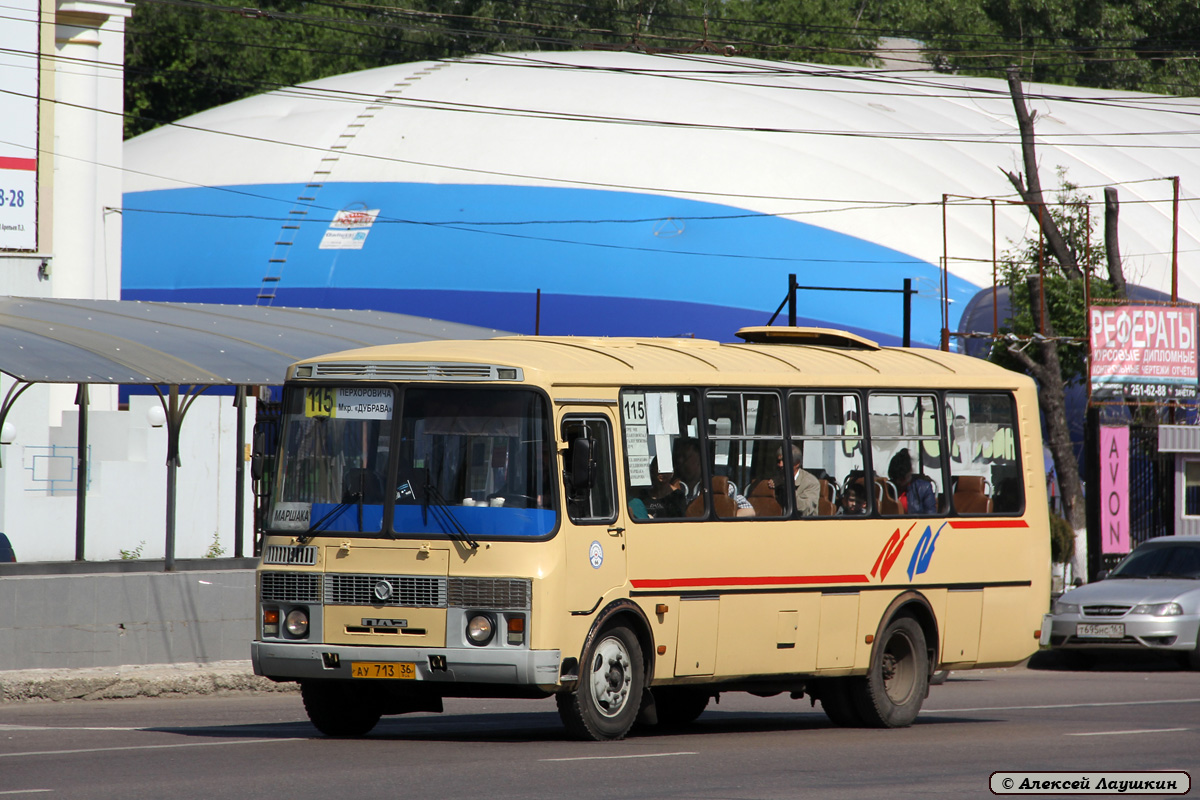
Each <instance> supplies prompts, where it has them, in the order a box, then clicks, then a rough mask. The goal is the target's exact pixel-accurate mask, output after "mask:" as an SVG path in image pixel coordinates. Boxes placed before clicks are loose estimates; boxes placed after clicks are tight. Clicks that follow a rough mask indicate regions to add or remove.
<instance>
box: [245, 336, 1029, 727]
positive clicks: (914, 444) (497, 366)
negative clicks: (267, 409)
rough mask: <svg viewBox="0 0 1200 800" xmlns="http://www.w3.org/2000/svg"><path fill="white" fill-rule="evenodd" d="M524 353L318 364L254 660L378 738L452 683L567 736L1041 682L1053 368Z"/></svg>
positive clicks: (302, 412)
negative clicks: (770, 707)
mask: <svg viewBox="0 0 1200 800" xmlns="http://www.w3.org/2000/svg"><path fill="white" fill-rule="evenodd" d="M739 336H740V337H741V338H742V339H743V340H745V341H744V342H743V343H739V344H721V343H717V342H712V341H703V340H694V339H632V338H630V339H623V338H613V339H604V338H572V337H561V338H552V337H509V338H498V339H492V340H487V341H462V342H426V343H419V344H411V345H396V346H388V347H376V348H369V349H363V350H354V351H348V352H343V353H337V354H333V355H328V356H322V357H319V358H313V359H309V360H307V361H303V362H300V363H298V364H295V365H294V366H292V367H291V368H290V369H289V371H288V375H287V382H286V386H285V390H284V401H283V405H284V411H283V419H282V432H281V440H280V445H279V452H278V464H277V471H276V473H275V477H274V481H273V486H274V488H273V493H272V495H271V498H270V503H269V507H268V514H269V520H268V522H267V524H266V527H267V530H266V536H265V539H264V542H263V550H262V563H261V567H260V568H259V569H260V571H259V575H258V604H259V613H258V631H257V635H256V637H255V641H254V642H253V645H252V655H253V662H254V668H255V671H256V672H257V673H258V674H260V675H265V676H267V677H270V678H272V679H275V680H278V681H297V682H299V684H300V687H301V690H302V696H303V700H304V706H305V709H306V710H307V712H308V715H309V718H310V719H311V720H312V722H313V724H314V725H315V726H316V727H317V728H318V729H319V730H321V731H322V732H324V733H326V734H328V735H334V736H356V735H363V734H365V733H367V732H369V731H370V730H371V729H372V728H373V727H374V726H375V724H376V723H377V722H378V720H379V718H380V716H381V715H385V714H402V713H405V712H411V711H440V710H441V708H442V699H443V698H445V697H530V698H544V697H548V696H551V695H553V696H554V697H555V699H556V701H557V705H558V709H559V713H560V716H561V717H562V720H563V722H564V723H565V725H566V727H567V729H568V730H569V731H570V733H571V734H572V735H574V736H576V737H579V738H583V739H596V740H603V739H619V738H621V737H623V736H625V735H626V734H627V733H628V732H629V731H630V730H631V729H632V728H633V726H634V725H635V724H640V725H655V724H658V725H683V724H686V723H689V722H691V721H693V720H695V719H696V718H697V717H698V716H699V715H700V714H701V713H702V712H703V711H704V709H705V707H706V706H707V704H708V703H709V702H710V700H711V699H712V698H714V697H716V696H717V695H719V694H720V693H721V692H731V691H743V692H752V693H754V694H758V695H770V694H779V693H788V694H790V695H791V697H793V698H797V699H798V698H801V697H804V696H808V697H809V698H811V700H812V701H814V702H815V701H820V703H821V707H822V708H823V710H824V711H825V713H826V714H827V715H828V716H829V718H830V719H831V720H832V721H833V722H834V723H835V724H837V725H845V726H870V727H897V726H905V725H909V724H910V723H912V722H913V720H914V719H915V718H916V716H917V713H918V712H919V710H920V708H921V705H922V703H923V701H924V699H925V697H926V695H927V693H928V691H929V682H930V678H931V675H932V674H934V673H935V672H936V671H939V670H947V669H951V670H964V669H971V668H976V667H995V666H1005V665H1012V664H1016V663H1018V662H1020V661H1021V660H1023V659H1025V658H1026V657H1027V656H1029V655H1030V654H1031V653H1032V652H1033V651H1034V650H1035V649H1036V647H1037V644H1038V635H1039V627H1040V625H1041V620H1042V614H1043V612H1045V611H1046V608H1047V604H1048V591H1049V586H1048V584H1049V568H1050V554H1049V534H1048V531H1047V524H1048V518H1047V507H1046V493H1045V475H1044V471H1043V451H1042V440H1041V434H1040V428H1039V420H1038V407H1037V400H1036V395H1035V389H1034V386H1033V384H1032V382H1031V381H1029V380H1028V379H1027V378H1025V377H1023V376H1021V375H1018V374H1016V373H1013V372H1009V371H1006V370H1004V369H1001V368H999V367H996V366H994V365H992V364H989V363H987V362H985V361H982V360H979V359H975V358H970V357H967V356H963V355H956V354H949V353H943V352H939V351H933V350H918V349H897V348H886V347H880V346H878V345H877V344H875V343H874V342H871V341H868V340H866V339H863V338H861V337H858V336H855V335H853V334H849V333H845V332H840V331H832V330H826V329H806V328H749V329H745V330H743V331H740V332H739Z"/></svg>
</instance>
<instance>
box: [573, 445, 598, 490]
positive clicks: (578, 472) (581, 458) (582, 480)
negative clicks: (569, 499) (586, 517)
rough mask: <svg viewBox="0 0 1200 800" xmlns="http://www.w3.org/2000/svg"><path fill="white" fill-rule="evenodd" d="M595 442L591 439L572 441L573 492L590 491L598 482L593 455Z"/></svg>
mask: <svg viewBox="0 0 1200 800" xmlns="http://www.w3.org/2000/svg"><path fill="white" fill-rule="evenodd" d="M594 445H595V443H594V442H593V441H592V440H591V439H573V440H572V441H571V450H570V458H571V462H570V463H571V485H570V488H571V494H573V495H580V494H583V493H584V492H587V491H590V490H591V488H592V486H593V485H594V484H595V482H596V461H595V459H594V458H593V456H592V451H593V448H594Z"/></svg>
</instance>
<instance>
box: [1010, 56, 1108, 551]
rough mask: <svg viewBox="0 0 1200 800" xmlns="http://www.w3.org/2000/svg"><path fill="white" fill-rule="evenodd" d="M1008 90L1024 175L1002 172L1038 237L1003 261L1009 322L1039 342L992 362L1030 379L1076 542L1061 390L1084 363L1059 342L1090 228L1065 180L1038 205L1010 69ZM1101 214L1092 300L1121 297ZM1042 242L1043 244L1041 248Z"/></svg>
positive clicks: (1074, 303)
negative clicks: (1100, 257)
mask: <svg viewBox="0 0 1200 800" xmlns="http://www.w3.org/2000/svg"><path fill="white" fill-rule="evenodd" d="M1008 85H1009V91H1010V93H1011V95H1012V101H1013V108H1014V110H1015V112H1016V116H1017V126H1018V128H1019V130H1020V133H1021V151H1022V155H1023V158H1024V166H1025V173H1024V174H1023V175H1022V174H1020V173H1015V172H1010V171H1005V173H1004V174H1005V175H1006V176H1007V177H1008V179H1009V182H1010V183H1011V184H1012V185H1013V188H1015V189H1016V190H1017V193H1018V194H1019V195H1020V196H1021V199H1022V200H1023V201H1024V202H1025V204H1026V205H1027V206H1028V207H1029V209H1030V213H1031V214H1032V215H1033V217H1034V220H1035V221H1036V222H1037V224H1038V228H1039V234H1040V235H1039V240H1038V242H1037V243H1034V244H1027V245H1026V246H1025V247H1024V248H1023V250H1018V251H1017V253H1016V254H1015V256H1016V257H1015V258H1014V257H1010V259H1009V266H1008V270H1007V278H1008V284H1009V293H1010V298H1011V301H1012V302H1013V304H1014V308H1015V309H1016V310H1015V312H1014V314H1013V318H1012V320H1010V324H1011V325H1012V326H1013V328H1016V329H1020V330H1022V332H1023V333H1025V334H1026V335H1028V336H1031V337H1034V336H1035V335H1036V337H1040V338H1036V337H1035V338H1031V339H1030V340H1029V341H1028V343H1027V344H1026V345H1025V346H1003V347H1001V346H1000V343H998V346H997V348H994V349H993V357H994V358H995V360H997V361H1000V362H1001V363H1008V364H1009V365H1011V364H1012V363H1013V362H1015V364H1016V365H1017V366H1018V367H1019V368H1020V369H1021V370H1022V371H1024V372H1026V373H1027V374H1029V375H1030V376H1032V377H1033V379H1034V380H1035V381H1037V385H1038V401H1039V403H1040V405H1041V409H1042V417H1043V424H1044V426H1045V431H1046V446H1047V447H1048V448H1049V449H1050V453H1051V455H1052V457H1053V458H1054V466H1055V469H1056V471H1057V473H1058V480H1059V486H1060V488H1061V489H1062V499H1063V511H1064V512H1065V514H1064V515H1065V517H1066V519H1067V521H1068V522H1069V523H1070V524H1071V527H1072V528H1073V529H1074V530H1075V532H1076V538H1077V539H1082V538H1083V537H1085V536H1086V530H1087V509H1086V507H1085V504H1084V498H1083V486H1082V483H1081V481H1080V477H1079V462H1078V460H1077V459H1076V456H1075V452H1074V448H1073V447H1072V444H1071V431H1070V425H1069V423H1068V420H1067V414H1066V388H1067V386H1068V385H1069V384H1070V383H1071V382H1072V381H1074V380H1079V379H1080V377H1081V376H1083V375H1085V374H1086V360H1085V358H1084V355H1083V351H1082V348H1080V349H1078V350H1077V351H1075V352H1074V353H1072V352H1070V351H1068V350H1067V349H1066V342H1067V340H1069V339H1072V338H1076V337H1080V338H1081V337H1083V336H1085V335H1086V330H1087V327H1086V322H1085V321H1084V315H1085V314H1086V308H1084V304H1083V296H1082V288H1083V287H1082V283H1083V278H1084V269H1083V268H1081V266H1080V257H1079V256H1080V253H1081V252H1082V250H1083V248H1082V247H1081V243H1083V244H1085V245H1090V244H1091V237H1092V225H1091V224H1090V223H1089V221H1088V220H1086V219H1085V218H1083V217H1081V216H1080V213H1079V211H1078V209H1079V208H1080V204H1079V200H1080V199H1081V198H1080V197H1079V196H1078V194H1077V189H1076V187H1074V186H1072V185H1071V184H1069V183H1067V182H1065V181H1064V189H1063V191H1062V192H1061V193H1060V198H1059V199H1060V200H1064V199H1065V200H1067V201H1069V202H1067V203H1065V204H1062V205H1059V206H1057V207H1051V206H1049V205H1048V204H1047V203H1046V201H1045V197H1044V195H1043V191H1042V185H1041V179H1040V177H1039V175H1038V164H1037V148H1036V141H1035V137H1034V118H1033V115H1031V114H1030V113H1029V110H1028V108H1027V107H1026V105H1025V95H1024V92H1023V90H1022V87H1021V73H1020V71H1019V70H1018V69H1017V68H1016V67H1013V68H1010V69H1009V71H1008ZM1062 177H1063V176H1062V175H1061V173H1060V178H1062ZM1109 213H1110V214H1112V215H1113V218H1114V223H1113V224H1112V225H1111V226H1108V225H1106V229H1110V228H1111V230H1112V231H1113V234H1112V235H1113V237H1114V241H1113V242H1112V247H1111V248H1110V249H1109V248H1106V251H1109V255H1108V258H1107V259H1106V264H1107V267H1108V271H1109V281H1108V282H1107V283H1105V282H1104V281H1094V282H1092V287H1093V288H1094V289H1096V290H1097V291H1098V292H1099V293H1100V294H1102V295H1105V296H1110V297H1111V296H1115V295H1117V292H1116V290H1115V289H1114V288H1113V287H1116V286H1119V287H1121V293H1122V294H1123V292H1124V286H1125V278H1124V275H1123V273H1122V269H1121V260H1120V254H1119V252H1118V251H1117V248H1116V242H1115V230H1116V225H1115V205H1114V207H1113V208H1112V209H1110V211H1109ZM1064 227H1066V233H1064V230H1063V228H1064ZM1042 238H1044V240H1045V248H1044V249H1043V247H1042V245H1041V240H1042ZM1035 256H1036V260H1034V257H1035ZM1085 266H1086V265H1085ZM1060 337H1062V338H1060ZM1078 555H1079V556H1080V558H1081V559H1083V558H1086V550H1083V552H1081V553H1079V554H1078ZM1081 566H1082V567H1083V569H1082V570H1081V571H1083V572H1084V573H1085V574H1086V563H1085V564H1082V565H1081Z"/></svg>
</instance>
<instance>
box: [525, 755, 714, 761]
mask: <svg viewBox="0 0 1200 800" xmlns="http://www.w3.org/2000/svg"><path fill="white" fill-rule="evenodd" d="M698 755H700V754H699V753H634V754H631V755H627V756H576V757H574V758H539V759H538V761H610V760H612V759H617V758H666V757H668V756H698Z"/></svg>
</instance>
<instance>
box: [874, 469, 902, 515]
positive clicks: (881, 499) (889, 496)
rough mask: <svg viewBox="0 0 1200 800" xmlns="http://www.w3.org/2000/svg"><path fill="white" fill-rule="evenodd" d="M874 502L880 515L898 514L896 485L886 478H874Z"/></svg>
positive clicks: (898, 503) (898, 502) (898, 505)
mask: <svg viewBox="0 0 1200 800" xmlns="http://www.w3.org/2000/svg"><path fill="white" fill-rule="evenodd" d="M875 500H876V502H877V503H878V504H879V513H880V514H899V513H901V511H900V501H899V500H898V499H897V498H896V485H895V484H894V483H892V482H891V481H889V480H888V479H887V478H883V477H877V478H875Z"/></svg>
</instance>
